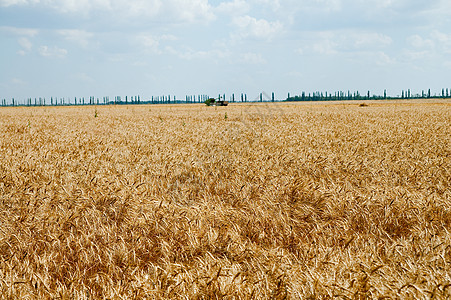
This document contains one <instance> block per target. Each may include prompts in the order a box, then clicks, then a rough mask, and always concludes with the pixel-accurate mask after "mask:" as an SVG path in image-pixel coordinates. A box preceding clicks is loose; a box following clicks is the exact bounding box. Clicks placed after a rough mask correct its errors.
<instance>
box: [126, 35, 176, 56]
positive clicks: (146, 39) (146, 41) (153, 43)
mask: <svg viewBox="0 0 451 300" xmlns="http://www.w3.org/2000/svg"><path fill="white" fill-rule="evenodd" d="M175 40H177V37H176V36H174V35H171V34H163V35H159V36H158V35H153V34H149V33H141V34H138V35H136V36H135V41H136V43H137V44H138V45H140V46H141V47H144V49H145V50H146V51H147V52H150V53H154V54H161V53H162V51H161V49H160V42H162V41H175Z"/></svg>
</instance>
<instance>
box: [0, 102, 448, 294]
mask: <svg viewBox="0 0 451 300" xmlns="http://www.w3.org/2000/svg"><path fill="white" fill-rule="evenodd" d="M450 124H451V105H450V102H449V101H448V100H443V101H441V102H440V101H436V102H434V103H427V102H412V101H400V102H366V103H365V105H360V103H353V102H332V103H315V104H312V103H305V104H288V103H283V104H272V105H263V104H262V105H257V104H254V105H231V106H229V107H216V108H212V107H204V106H200V105H180V106H157V105H155V106H108V107H97V108H94V107H40V108H2V109H1V110H0V158H1V161H0V191H1V193H0V197H1V199H0V294H1V295H2V296H1V297H2V298H4V299H8V298H11V299H17V298H34V299H37V298H61V299H93V298H108V299H109V298H115V299H116V298H117V299H119V298H123V299H142V298H146V299H165V298H174V299H175V298H177V299H178V298H185V299H195V298H200V299H219V298H226V299H333V298H339V299H383V298H384V297H386V298H387V299H388V298H392V299H401V298H402V299H409V298H411V299H413V298H434V299H445V298H450V297H451V275H450V274H451V234H450V230H451V191H450V182H451V169H450V161H451V153H450V149H451V147H450V137H451V126H450Z"/></svg>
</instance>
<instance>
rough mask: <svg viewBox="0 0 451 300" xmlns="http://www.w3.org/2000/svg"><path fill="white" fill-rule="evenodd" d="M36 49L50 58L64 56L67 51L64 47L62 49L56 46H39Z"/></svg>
mask: <svg viewBox="0 0 451 300" xmlns="http://www.w3.org/2000/svg"><path fill="white" fill-rule="evenodd" d="M38 51H39V54H40V55H41V56H44V57H50V58H64V57H66V55H67V53H68V52H67V50H66V49H62V48H59V47H56V46H54V47H51V48H49V47H48V46H41V47H39V49H38Z"/></svg>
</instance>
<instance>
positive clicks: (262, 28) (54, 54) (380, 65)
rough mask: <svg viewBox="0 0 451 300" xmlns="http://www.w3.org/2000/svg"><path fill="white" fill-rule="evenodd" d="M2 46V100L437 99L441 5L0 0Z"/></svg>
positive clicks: (443, 45) (450, 38)
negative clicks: (426, 95) (324, 95)
mask: <svg viewBox="0 0 451 300" xmlns="http://www.w3.org/2000/svg"><path fill="white" fill-rule="evenodd" d="M0 46H1V48H0V98H1V99H4V98H5V99H7V101H10V100H9V99H11V98H13V97H14V98H16V101H22V99H25V98H28V97H31V98H35V97H47V98H50V97H58V98H60V97H66V98H73V97H89V96H94V97H98V98H101V99H102V97H104V96H109V97H110V98H114V97H115V96H122V97H125V96H127V95H128V96H135V95H140V97H141V98H142V99H148V98H150V97H152V96H161V95H172V96H176V97H177V99H185V95H199V94H207V95H210V96H214V95H218V94H226V95H231V94H232V93H234V94H235V95H240V94H241V93H246V94H247V96H248V98H249V99H250V100H252V98H255V99H257V98H258V96H259V94H260V93H262V92H263V93H265V94H268V95H270V94H271V93H272V92H274V93H275V96H276V98H277V99H284V98H286V97H287V95H288V93H290V94H291V95H299V94H301V93H302V91H305V92H307V93H309V92H315V91H321V92H326V91H328V92H335V91H348V90H350V91H359V92H360V93H361V94H365V95H366V93H367V91H370V92H371V94H376V95H382V94H383V92H384V90H387V94H388V95H391V96H397V95H400V94H401V91H402V90H407V89H411V91H412V93H421V91H422V90H427V89H431V90H432V93H440V92H441V89H442V88H450V89H451V1H450V0H428V1H425V0H228V1H221V0H164V1H163V0H0ZM226 97H229V96H226ZM236 97H238V96H236Z"/></svg>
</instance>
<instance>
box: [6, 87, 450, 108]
mask: <svg viewBox="0 0 451 300" xmlns="http://www.w3.org/2000/svg"><path fill="white" fill-rule="evenodd" d="M448 97H451V89H448V88H443V89H442V90H441V93H440V94H434V95H432V94H431V90H430V89H428V90H427V91H425V90H423V91H422V92H421V93H416V94H414V93H412V92H411V90H410V89H408V90H402V92H401V95H398V96H395V97H393V96H387V91H386V90H384V94H383V95H374V94H373V95H371V93H370V91H368V92H367V93H366V94H363V95H362V94H360V93H359V92H358V91H355V92H351V91H347V92H343V91H337V92H333V93H330V92H313V93H308V94H307V93H306V92H302V93H301V95H296V96H290V94H289V93H288V97H287V98H286V99H276V97H275V94H274V93H271V95H268V94H267V93H264V92H262V93H260V94H259V95H258V96H257V97H256V98H254V99H248V97H247V94H245V93H241V94H240V96H239V97H235V94H231V95H230V96H229V97H226V94H222V95H221V94H219V95H218V98H216V99H217V100H219V101H229V102H274V101H337V100H338V101H339V100H365V99H366V100H368V99H373V100H380V99H420V98H448ZM210 98H212V97H210V96H209V95H206V94H199V95H186V96H185V99H184V100H180V99H177V98H176V96H171V95H163V96H152V97H151V98H149V99H148V100H141V97H140V96H139V95H138V96H130V97H129V96H125V98H122V97H121V96H116V97H114V100H110V97H109V96H106V97H103V98H102V100H100V99H99V98H96V97H93V96H91V97H89V98H86V99H85V97H79V98H77V97H74V98H73V100H72V99H71V98H58V97H51V98H50V101H48V100H46V98H42V97H39V98H34V99H33V98H27V99H25V100H24V101H22V102H19V101H16V100H15V99H14V98H12V99H11V101H7V100H6V99H2V100H1V106H46V105H51V106H55V105H114V104H116V105H121V104H176V103H204V102H205V101H207V100H208V99H210Z"/></svg>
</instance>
